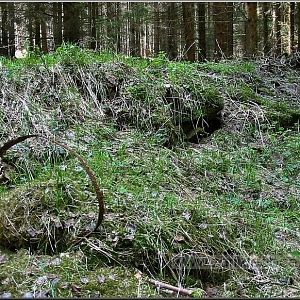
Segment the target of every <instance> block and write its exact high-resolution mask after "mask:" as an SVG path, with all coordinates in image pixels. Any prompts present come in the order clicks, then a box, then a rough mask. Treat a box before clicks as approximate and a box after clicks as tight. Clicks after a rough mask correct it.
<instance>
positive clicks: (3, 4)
mask: <svg viewBox="0 0 300 300" xmlns="http://www.w3.org/2000/svg"><path fill="white" fill-rule="evenodd" d="M0 7H1V33H2V39H1V50H0V54H1V55H4V56H8V34H7V31H8V28H7V15H8V10H7V2H1V3H0Z"/></svg>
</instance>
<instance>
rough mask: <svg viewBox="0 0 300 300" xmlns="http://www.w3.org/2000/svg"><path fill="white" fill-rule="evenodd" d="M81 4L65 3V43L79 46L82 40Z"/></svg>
mask: <svg viewBox="0 0 300 300" xmlns="http://www.w3.org/2000/svg"><path fill="white" fill-rule="evenodd" d="M79 5H80V3H79V2H63V12H64V18H63V24H64V41H65V42H69V43H73V44H78V43H79V40H80V10H79Z"/></svg>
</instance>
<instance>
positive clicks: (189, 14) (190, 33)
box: [182, 2, 195, 61]
mask: <svg viewBox="0 0 300 300" xmlns="http://www.w3.org/2000/svg"><path fill="white" fill-rule="evenodd" d="M182 9H183V26H184V40H185V49H186V56H187V59H188V60H189V61H195V23H194V3H192V2H182Z"/></svg>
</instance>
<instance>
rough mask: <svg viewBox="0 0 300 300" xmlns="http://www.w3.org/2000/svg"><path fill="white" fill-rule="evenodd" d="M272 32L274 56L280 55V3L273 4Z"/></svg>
mask: <svg viewBox="0 0 300 300" xmlns="http://www.w3.org/2000/svg"><path fill="white" fill-rule="evenodd" d="M274 31H275V39H276V40H275V47H274V48H275V54H276V55H280V53H281V43H282V41H281V9H280V2H276V3H275V8H274Z"/></svg>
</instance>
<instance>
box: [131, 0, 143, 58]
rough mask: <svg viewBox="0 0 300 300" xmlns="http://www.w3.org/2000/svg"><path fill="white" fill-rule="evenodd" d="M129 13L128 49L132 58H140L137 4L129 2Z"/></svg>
mask: <svg viewBox="0 0 300 300" xmlns="http://www.w3.org/2000/svg"><path fill="white" fill-rule="evenodd" d="M129 4H130V5H129V8H130V11H131V17H130V20H129V22H130V24H129V31H130V35H129V48H130V54H131V55H132V56H140V55H141V53H140V50H141V49H140V48H141V47H140V31H139V30H140V28H139V27H140V26H141V24H140V21H139V16H138V9H139V7H138V6H139V4H140V3H139V2H129Z"/></svg>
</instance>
